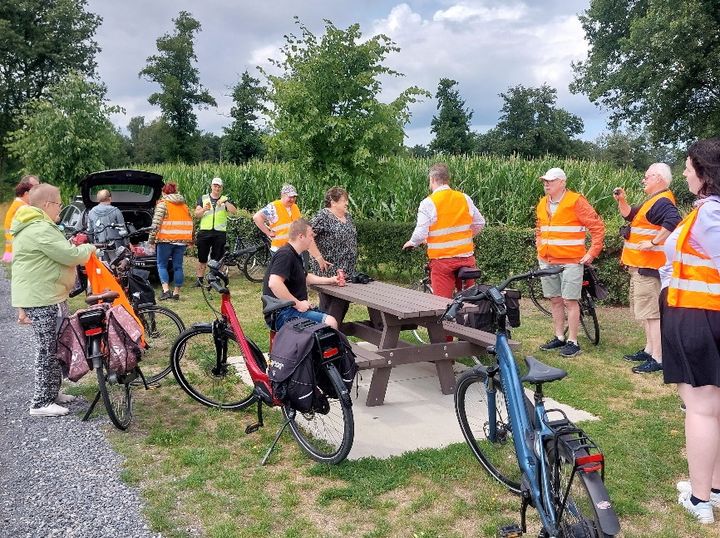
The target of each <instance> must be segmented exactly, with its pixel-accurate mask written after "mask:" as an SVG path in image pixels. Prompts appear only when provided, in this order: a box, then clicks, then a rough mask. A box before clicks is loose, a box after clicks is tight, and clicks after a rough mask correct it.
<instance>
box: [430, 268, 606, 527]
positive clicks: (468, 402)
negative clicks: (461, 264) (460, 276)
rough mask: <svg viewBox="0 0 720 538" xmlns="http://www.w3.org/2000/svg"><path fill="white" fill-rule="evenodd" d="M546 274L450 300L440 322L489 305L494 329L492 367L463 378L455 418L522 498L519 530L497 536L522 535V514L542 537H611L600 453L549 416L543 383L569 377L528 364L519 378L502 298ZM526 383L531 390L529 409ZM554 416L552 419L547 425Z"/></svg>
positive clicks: (487, 463)
mask: <svg viewBox="0 0 720 538" xmlns="http://www.w3.org/2000/svg"><path fill="white" fill-rule="evenodd" d="M561 270H562V268H548V269H540V270H536V271H531V272H528V273H525V274H522V275H517V276H514V277H510V278H508V279H507V280H505V281H504V282H502V283H501V284H499V285H497V286H494V287H491V288H489V289H488V290H487V291H484V292H479V291H478V290H477V289H474V288H470V289H469V290H467V291H465V292H462V293H460V294H458V295H456V296H455V298H454V300H453V301H452V302H451V303H450V304H449V305H448V308H447V310H446V312H445V314H444V315H443V316H442V318H441V319H443V320H454V318H455V314H456V313H457V311H458V310H459V309H460V308H461V306H462V304H463V302H468V303H479V302H481V301H488V302H489V303H490V305H491V308H492V311H493V313H494V315H495V319H496V322H497V324H498V327H499V328H498V330H497V332H496V343H495V346H494V347H491V348H488V354H489V355H491V356H492V357H494V360H493V364H492V365H490V366H485V365H477V366H475V367H473V368H472V369H470V370H468V371H466V372H465V373H463V374H462V375H461V376H460V378H459V380H458V383H457V387H456V390H455V413H456V416H457V419H458V422H459V424H460V429H461V430H462V433H463V436H464V438H465V441H466V442H467V444H468V446H469V447H470V449H471V451H472V453H473V455H474V456H475V458H476V459H477V460H478V461H479V462H480V464H481V465H482V466H483V467H484V468H485V470H486V471H487V472H488V473H489V474H490V476H492V477H493V478H494V479H496V480H497V481H498V482H500V483H501V484H503V485H504V486H505V487H507V488H508V489H509V490H510V491H511V492H512V493H514V494H517V495H519V496H520V497H521V522H520V526H519V527H518V526H517V525H512V526H508V527H504V528H503V529H501V532H500V535H501V536H521V535H522V533H524V532H527V526H526V512H527V508H528V507H529V506H532V507H534V508H535V509H536V510H537V511H538V514H539V516H540V522H541V524H542V530H541V532H540V534H539V536H541V537H545V538H547V537H551V536H555V537H603V538H604V537H610V536H614V535H616V534H617V533H618V532H619V531H620V523H619V521H618V518H617V515H616V514H615V511H614V510H613V507H612V503H611V502H610V498H609V495H608V492H607V490H606V488H605V484H604V479H605V458H604V456H603V454H602V452H600V450H599V449H598V447H597V445H596V444H595V443H594V442H593V441H592V440H591V439H590V438H589V437H588V436H587V435H586V434H585V432H583V430H582V429H581V428H578V427H577V426H576V425H575V424H573V423H572V422H571V421H570V420H569V419H568V417H567V415H565V413H564V412H562V411H561V410H559V409H546V408H545V404H544V396H543V391H542V385H543V383H550V382H552V381H558V380H560V379H562V378H564V377H565V376H566V375H567V373H566V372H565V371H564V370H561V369H559V368H554V367H551V366H548V365H545V364H543V363H541V362H540V361H538V360H536V359H535V358H534V357H526V358H525V362H526V364H527V366H528V368H529V371H528V373H527V374H526V375H525V376H523V377H520V375H519V372H518V367H517V365H516V363H515V360H514V357H513V355H512V351H511V350H510V347H509V345H508V337H507V331H506V314H507V309H506V305H505V298H504V296H503V294H502V290H504V289H505V288H506V287H507V286H508V285H509V284H510V283H511V282H514V281H519V280H527V279H530V278H538V277H541V276H549V275H551V274H557V273H558V272H560V271H561ZM523 383H530V384H532V385H535V391H534V397H533V398H534V402H531V401H530V399H529V398H528V397H527V396H526V395H525V393H524V389H523ZM551 415H552V417H551Z"/></svg>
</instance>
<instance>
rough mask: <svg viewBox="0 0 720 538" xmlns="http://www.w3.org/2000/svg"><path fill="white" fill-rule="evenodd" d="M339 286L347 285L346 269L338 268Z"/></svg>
mask: <svg viewBox="0 0 720 538" xmlns="http://www.w3.org/2000/svg"><path fill="white" fill-rule="evenodd" d="M337 278H338V286H344V285H345V271H344V270H343V269H338V270H337Z"/></svg>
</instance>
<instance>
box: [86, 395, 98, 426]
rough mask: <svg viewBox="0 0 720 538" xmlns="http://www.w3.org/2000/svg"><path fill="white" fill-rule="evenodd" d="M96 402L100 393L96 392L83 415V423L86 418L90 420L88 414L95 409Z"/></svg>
mask: <svg viewBox="0 0 720 538" xmlns="http://www.w3.org/2000/svg"><path fill="white" fill-rule="evenodd" d="M98 400H100V391H97V394H95V399H94V400H93V402H92V403H91V404H90V408H89V409H88V410H87V412H86V413H85V416H84V417H83V418H82V419H83V422H85V421H86V420H87V419H88V418H90V414H91V413H92V412H93V409H95V406H96V405H97V403H98Z"/></svg>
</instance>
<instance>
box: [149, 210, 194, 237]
mask: <svg viewBox="0 0 720 538" xmlns="http://www.w3.org/2000/svg"><path fill="white" fill-rule="evenodd" d="M165 207H166V208H167V210H166V213H165V218H164V219H163V220H162V222H161V223H160V228H159V229H158V233H157V235H156V236H155V237H156V239H157V240H158V241H160V242H171V241H178V242H186V241H187V242H189V241H192V231H193V221H192V217H191V216H190V210H189V209H188V206H187V205H185V204H184V203H182V202H169V201H167V200H166V201H165Z"/></svg>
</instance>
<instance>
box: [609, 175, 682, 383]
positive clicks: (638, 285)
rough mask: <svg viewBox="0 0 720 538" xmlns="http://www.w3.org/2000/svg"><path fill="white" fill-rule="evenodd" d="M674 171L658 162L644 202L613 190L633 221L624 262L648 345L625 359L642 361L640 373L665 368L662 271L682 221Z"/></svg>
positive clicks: (647, 180) (633, 305) (624, 213)
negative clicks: (667, 248) (673, 184)
mask: <svg viewBox="0 0 720 538" xmlns="http://www.w3.org/2000/svg"><path fill="white" fill-rule="evenodd" d="M671 181H672V172H671V171H670V167H669V166H668V165H667V164H665V163H654V164H651V165H650V167H649V168H648V169H647V171H646V172H645V176H644V177H643V179H642V184H643V190H644V191H645V194H646V195H647V196H648V198H647V199H646V200H645V201H644V202H643V203H642V204H640V205H638V206H634V207H631V206H630V205H629V204H628V203H627V200H626V199H625V190H624V189H623V188H621V187H618V188H616V189H615V190H614V191H613V197H614V198H615V199H616V200H617V202H618V210H619V211H620V214H621V215H622V216H623V218H624V219H625V220H626V221H628V222H629V223H630V226H629V227H628V226H626V227H624V229H625V230H626V231H625V233H624V234H623V238H624V239H625V244H624V246H623V250H622V256H621V258H620V261H621V263H622V264H623V265H625V266H626V267H627V268H628V271H629V272H630V306H631V308H632V310H633V314H634V315H635V319H637V320H638V321H640V322H641V323H642V325H643V328H644V329H645V347H644V348H643V349H640V350H639V351H637V352H636V353H633V354H631V355H625V356H624V357H623V358H624V359H625V360H627V361H636V362H639V363H640V364H638V365H636V366H633V368H632V371H633V372H635V373H636V374H647V373H652V372H658V371H660V370H662V350H661V346H660V308H659V302H658V300H659V297H660V274H659V272H658V269H660V267H662V266H663V265H664V264H665V253H664V252H663V249H662V244H663V243H664V242H665V239H667V238H668V236H669V235H670V234H671V233H672V231H673V230H674V229H675V227H676V226H677V225H678V223H679V222H680V220H681V217H680V212H679V211H678V209H677V207H676V206H675V197H674V196H673V193H672V192H671V191H670V189H669V187H670V182H671Z"/></svg>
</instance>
